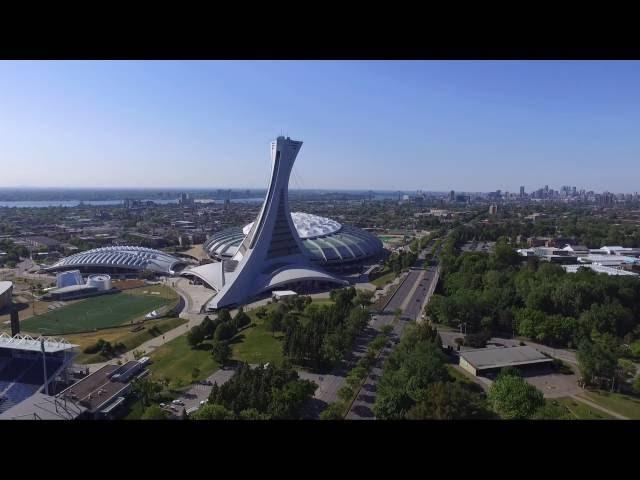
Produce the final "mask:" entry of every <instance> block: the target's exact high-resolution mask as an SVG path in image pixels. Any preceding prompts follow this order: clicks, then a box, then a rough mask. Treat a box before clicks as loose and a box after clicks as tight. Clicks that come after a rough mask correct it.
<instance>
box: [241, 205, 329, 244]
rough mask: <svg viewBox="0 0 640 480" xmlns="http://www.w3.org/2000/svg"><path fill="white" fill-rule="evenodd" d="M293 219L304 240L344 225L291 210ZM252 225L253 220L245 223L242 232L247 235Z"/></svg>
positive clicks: (318, 216) (327, 233)
mask: <svg viewBox="0 0 640 480" xmlns="http://www.w3.org/2000/svg"><path fill="white" fill-rule="evenodd" d="M291 219H292V220H293V225H294V226H295V227H296V231H297V232H298V236H299V237H300V238H301V239H303V240H304V239H305V238H316V237H323V236H325V235H329V234H331V233H334V232H337V231H338V230H340V229H341V228H342V225H340V223H338V222H336V221H335V220H332V219H330V218H327V217H321V216H320V215H313V214H312V213H303V212H291ZM252 226H253V222H251V223H250V224H249V225H245V226H244V228H243V229H242V233H244V234H245V235H247V234H248V233H249V231H250V230H251V227H252Z"/></svg>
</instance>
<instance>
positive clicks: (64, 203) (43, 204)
mask: <svg viewBox="0 0 640 480" xmlns="http://www.w3.org/2000/svg"><path fill="white" fill-rule="evenodd" d="M263 200H264V198H262V197H259V198H258V197H256V198H232V199H231V203H259V202H262V201H263ZM149 201H151V202H153V203H155V204H157V205H177V203H178V199H177V198H176V199H173V200H141V202H149ZM195 202H196V203H216V204H222V203H224V200H210V199H199V200H195ZM82 203H83V204H84V205H91V206H95V207H100V206H114V205H123V204H124V200H84V201H83V202H82ZM79 205H80V200H28V201H13V202H0V208H2V207H8V208H47V207H66V208H69V207H77V206H79Z"/></svg>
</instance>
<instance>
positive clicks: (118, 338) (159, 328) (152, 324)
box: [65, 318, 187, 364]
mask: <svg viewBox="0 0 640 480" xmlns="http://www.w3.org/2000/svg"><path fill="white" fill-rule="evenodd" d="M186 322H187V320H184V319H182V318H164V319H159V320H148V321H146V322H145V323H144V326H145V329H144V330H140V331H139V332H131V331H130V330H131V328H130V327H129V326H126V327H118V328H109V329H106V330H100V331H99V332H89V333H78V334H75V335H69V336H67V337H65V338H66V339H67V340H69V341H70V342H71V343H75V344H76V345H79V348H78V350H79V351H80V352H81V353H79V354H78V356H77V357H76V362H78V363H84V364H86V363H100V362H106V361H107V360H108V358H105V357H103V356H102V355H100V354H99V353H93V354H91V353H82V351H83V350H84V349H85V348H86V347H87V346H89V345H93V344H95V343H96V342H97V341H98V340H99V339H101V338H102V339H103V340H105V341H107V342H111V344H114V343H116V342H122V343H124V344H125V345H126V347H127V351H130V350H133V349H134V348H136V347H137V346H138V345H141V344H143V343H144V342H146V341H147V340H151V339H152V338H154V337H157V336H159V335H162V334H163V333H165V332H168V331H169V330H173V329H174V328H176V327H178V326H180V325H182V324H184V323H186Z"/></svg>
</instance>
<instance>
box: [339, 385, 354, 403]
mask: <svg viewBox="0 0 640 480" xmlns="http://www.w3.org/2000/svg"><path fill="white" fill-rule="evenodd" d="M353 394H354V391H353V389H351V388H350V387H349V386H348V385H344V386H343V387H341V388H340V390H338V398H339V399H340V400H342V401H343V402H348V401H350V400H351V399H352V398H353Z"/></svg>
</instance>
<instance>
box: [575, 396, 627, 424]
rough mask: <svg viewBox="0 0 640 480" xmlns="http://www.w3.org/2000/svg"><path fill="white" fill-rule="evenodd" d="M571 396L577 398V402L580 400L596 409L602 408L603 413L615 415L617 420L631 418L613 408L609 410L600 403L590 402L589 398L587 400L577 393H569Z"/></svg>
mask: <svg viewBox="0 0 640 480" xmlns="http://www.w3.org/2000/svg"><path fill="white" fill-rule="evenodd" d="M571 398H573V399H574V400H577V401H578V402H582V403H584V404H586V405H589V406H590V407H591V408H595V409H596V410H602V411H603V412H605V413H608V414H609V415H611V416H612V417H615V418H617V419H619V420H631V419H630V418H629V417H625V416H624V415H620V414H619V413H616V412H614V411H613V410H609V409H608V408H605V407H603V406H601V405H598V404H597V403H594V402H592V401H591V400H587V399H586V398H583V397H579V396H577V395H571Z"/></svg>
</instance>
